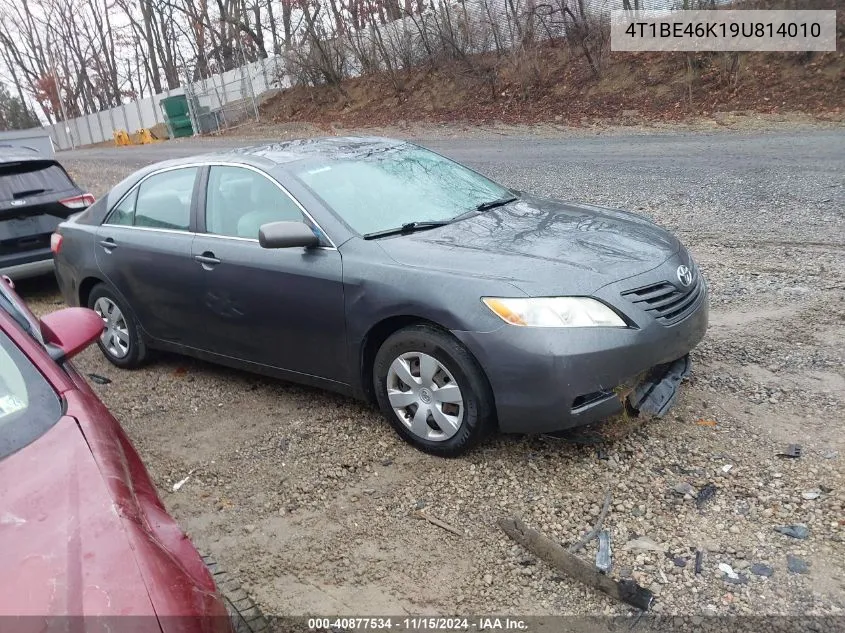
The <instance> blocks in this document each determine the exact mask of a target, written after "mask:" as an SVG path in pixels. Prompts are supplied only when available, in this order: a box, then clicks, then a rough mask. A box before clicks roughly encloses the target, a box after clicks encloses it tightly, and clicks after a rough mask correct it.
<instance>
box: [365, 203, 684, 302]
mask: <svg viewBox="0 0 845 633" xmlns="http://www.w3.org/2000/svg"><path fill="white" fill-rule="evenodd" d="M378 243H379V244H380V246H381V247H382V248H383V249H384V251H385V252H386V253H387V254H388V255H389V256H390V257H391V258H392V259H394V260H395V261H397V262H398V263H400V264H403V265H406V266H418V267H424V268H429V269H432V268H433V269H439V270H450V271H454V272H459V273H462V274H466V275H477V276H481V277H487V278H498V279H503V280H506V281H508V282H510V283H512V284H514V285H515V286H517V287H518V288H520V289H521V290H523V291H525V292H526V293H527V294H529V295H552V294H563V293H567V294H587V293H590V292H593V291H595V290H596V289H598V288H600V287H601V286H604V285H606V284H608V283H611V282H614V281H618V280H620V279H625V278H627V277H631V276H634V275H638V274H641V273H644V272H646V271H648V270H651V269H653V268H655V267H657V266H659V265H660V264H662V263H663V262H665V261H666V260H667V259H668V258H669V257H671V256H672V255H674V254H675V253H677V252H678V248H679V246H680V245H679V242H678V240H677V239H676V238H675V237H674V236H673V235H672V234H670V233H669V232H667V231H665V230H664V229H661V228H660V227H658V226H656V225H655V224H653V223H651V222H650V221H648V220H646V219H645V218H643V217H641V216H638V215H635V214H633V213H627V212H625V211H616V210H611V209H603V208H600V207H595V206H591V205H583V204H571V203H564V202H560V201H557V200H549V199H543V198H534V197H523V198H520V199H519V200H518V201H517V202H514V203H512V204H509V205H507V206H505V207H501V208H498V209H492V210H490V211H487V212H485V213H481V214H479V215H475V216H472V217H470V218H468V219H466V220H461V221H459V222H455V223H453V224H448V225H446V226H443V227H438V228H436V229H432V230H429V231H423V232H420V233H413V234H410V235H402V236H397V237H394V238H385V239H382V240H379V241H378Z"/></svg>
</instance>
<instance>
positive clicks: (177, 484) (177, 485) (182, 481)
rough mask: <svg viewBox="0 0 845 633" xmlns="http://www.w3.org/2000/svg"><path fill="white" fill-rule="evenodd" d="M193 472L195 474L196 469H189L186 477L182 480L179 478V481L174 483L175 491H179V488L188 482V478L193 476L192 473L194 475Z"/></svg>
mask: <svg viewBox="0 0 845 633" xmlns="http://www.w3.org/2000/svg"><path fill="white" fill-rule="evenodd" d="M193 474H194V471H193V470H189V471H188V474H187V475H186V476H185V477H184V479H180V480H179V481H177V482H176V483H175V484H173V492H178V490H179V489H180V488H181V487H182V486H184V485H185V484H186V483H188V480H189V479H190V478H191V475H193Z"/></svg>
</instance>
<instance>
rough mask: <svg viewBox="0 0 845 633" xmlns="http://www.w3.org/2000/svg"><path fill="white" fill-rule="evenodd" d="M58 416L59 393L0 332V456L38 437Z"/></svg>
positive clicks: (60, 406)
mask: <svg viewBox="0 0 845 633" xmlns="http://www.w3.org/2000/svg"><path fill="white" fill-rule="evenodd" d="M61 417H62V402H61V400H60V399H59V396H58V394H56V392H55V391H54V390H53V388H52V387H51V386H50V383H48V382H47V380H46V379H45V378H44V376H42V375H41V373H40V372H39V371H38V370H37V369H36V368H35V365H33V364H32V362H31V361H30V360H29V359H28V358H27V357H26V356H25V355H24V353H23V352H22V351H21V350H20V349H19V348H18V347H17V345H15V344H14V343H13V342H12V340H11V339H10V338H9V337H8V336H7V335H6V333H5V332H2V331H0V459H2V458H4V457H6V456H8V455H11V454H12V453H14V452H15V451H17V450H20V449H21V448H23V447H24V446H26V445H28V444H30V443H32V442H33V441H35V440H36V439H38V438H39V437H41V436H42V435H43V434H44V433H46V432H47V431H48V430H49V429H50V428H51V427H52V426H53V425H55V424H56V422H58V421H59V419H60V418H61Z"/></svg>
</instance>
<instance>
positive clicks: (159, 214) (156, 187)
mask: <svg viewBox="0 0 845 633" xmlns="http://www.w3.org/2000/svg"><path fill="white" fill-rule="evenodd" d="M198 171H199V169H198V168H197V167H185V168H183V169H172V170H170V171H165V172H162V173H160V174H154V175H153V176H150V177H149V178H147V179H146V180H144V182H142V183H141V185H140V186H139V187H136V188H135V190H134V191H132V192H130V193H129V195H127V196H126V197H125V198H123V200H121V201H120V203H119V204H118V205H117V206H115V208H114V209H112V212H111V214H110V215H109V218H108V220H107V221H106V223H107V224H117V225H122V226H141V227H146V228H152V229H170V230H174V231H187V230H188V229H189V228H190V226H191V200H192V197H193V193H194V182H195V181H196V178H197V172H198Z"/></svg>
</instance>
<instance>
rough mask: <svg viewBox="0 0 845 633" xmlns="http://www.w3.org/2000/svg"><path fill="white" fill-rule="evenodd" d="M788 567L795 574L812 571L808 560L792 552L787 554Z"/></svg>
mask: <svg viewBox="0 0 845 633" xmlns="http://www.w3.org/2000/svg"><path fill="white" fill-rule="evenodd" d="M786 567H787V569H789V571H790V573H793V574H806V573H807V572H808V571H810V565H809V563H808V562H807V561H805V560H804V559H803V558H798V557H797V556H793V555H792V554H787V555H786Z"/></svg>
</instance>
